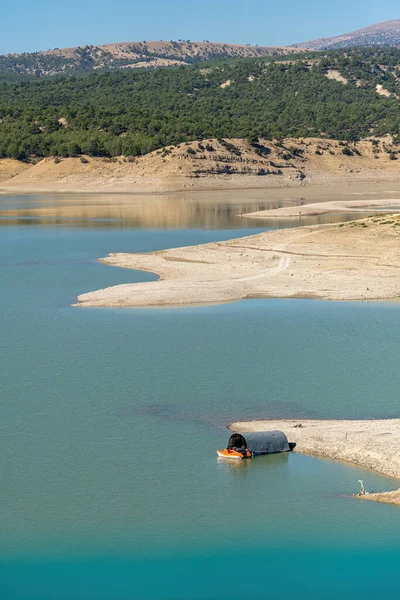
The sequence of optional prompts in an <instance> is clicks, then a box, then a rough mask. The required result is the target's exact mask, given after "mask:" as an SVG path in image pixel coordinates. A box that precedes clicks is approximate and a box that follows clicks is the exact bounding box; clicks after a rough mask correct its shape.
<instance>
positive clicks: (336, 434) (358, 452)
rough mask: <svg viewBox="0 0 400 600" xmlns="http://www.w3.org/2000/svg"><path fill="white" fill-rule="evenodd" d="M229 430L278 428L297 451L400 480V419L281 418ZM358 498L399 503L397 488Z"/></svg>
mask: <svg viewBox="0 0 400 600" xmlns="http://www.w3.org/2000/svg"><path fill="white" fill-rule="evenodd" d="M229 429H231V430H232V431H236V432H239V433H246V432H248V431H271V430H276V429H278V430H280V431H283V432H284V433H285V434H286V436H287V438H288V439H289V441H290V442H294V443H295V444H296V448H295V451H296V452H301V453H303V454H310V455H313V456H321V457H324V458H329V459H335V460H342V461H345V462H349V463H352V464H354V465H358V466H360V467H364V468H367V469H372V470H373V471H376V472H378V473H381V474H383V475H388V476H389V477H394V478H397V479H400V419H383V420H370V421H369V420H368V421H340V420H338V421H328V420H327V421H317V420H311V419H296V420H294V419H281V420H266V421H248V422H238V423H231V424H230V425H229ZM367 492H368V489H367ZM361 497H362V498H364V499H367V500H374V501H376V502H385V503H388V504H399V505H400V489H398V490H394V491H391V492H380V493H379V492H378V493H367V494H366V495H365V496H364V495H363V496H361Z"/></svg>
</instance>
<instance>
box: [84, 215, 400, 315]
mask: <svg viewBox="0 0 400 600" xmlns="http://www.w3.org/2000/svg"><path fill="white" fill-rule="evenodd" d="M101 261H102V262H104V263H106V264H109V265H114V266H117V267H124V268H129V269H138V270H143V271H149V272H153V273H156V274H157V275H159V279H158V280H157V281H151V282H146V283H132V284H124V285H118V286H114V287H110V288H106V289H102V290H98V291H94V292H89V293H86V294H82V295H80V296H79V297H78V305H80V306H102V307H107V306H108V307H160V306H190V305H201V304H222V303H226V302H234V301H238V300H243V299H248V298H315V299H324V300H379V299H393V298H400V215H398V214H393V215H380V216H374V217H368V218H366V219H361V220H359V221H351V222H347V223H334V224H328V225H315V226H312V227H308V226H306V227H298V228H293V229H280V230H275V231H266V232H264V233H260V234H258V235H253V236H250V237H245V238H238V239H233V240H228V241H225V242H213V243H209V244H203V245H200V246H190V247H185V248H174V249H170V250H163V251H158V252H149V253H145V254H143V253H140V254H110V255H109V256H108V257H107V258H104V259H101Z"/></svg>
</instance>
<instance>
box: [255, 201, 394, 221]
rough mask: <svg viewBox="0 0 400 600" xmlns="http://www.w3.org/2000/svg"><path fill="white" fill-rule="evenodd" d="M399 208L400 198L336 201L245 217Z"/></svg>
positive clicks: (360, 211) (308, 214)
mask: <svg viewBox="0 0 400 600" xmlns="http://www.w3.org/2000/svg"><path fill="white" fill-rule="evenodd" d="M399 207H400V198H398V199H393V198H390V199H376V200H371V199H369V200H336V201H330V202H314V203H312V204H305V205H302V206H285V207H282V208H275V209H271V210H261V211H258V212H254V213H248V214H246V215H244V216H245V217H251V218H252V219H270V218H274V219H276V218H280V217H282V218H283V217H287V218H290V217H292V218H296V219H297V218H299V217H312V216H317V215H326V214H329V213H331V214H334V213H341V214H342V213H347V212H348V213H351V214H352V215H353V214H356V213H359V214H361V215H362V214H363V213H364V215H365V213H367V212H370V213H371V212H378V211H383V212H386V211H387V210H393V212H396V211H398V209H399Z"/></svg>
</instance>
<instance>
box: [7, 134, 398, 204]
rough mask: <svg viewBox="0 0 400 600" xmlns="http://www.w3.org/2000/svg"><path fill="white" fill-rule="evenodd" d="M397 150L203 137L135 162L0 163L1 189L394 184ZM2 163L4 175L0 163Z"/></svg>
mask: <svg viewBox="0 0 400 600" xmlns="http://www.w3.org/2000/svg"><path fill="white" fill-rule="evenodd" d="M399 150H400V148H399V146H396V145H394V144H393V143H392V142H391V140H390V139H389V138H384V139H381V140H367V141H363V142H352V143H347V142H338V141H336V140H319V139H310V138H304V139H303V138H302V139H298V140H296V139H286V140H281V141H277V140H275V141H271V140H264V139H260V140H259V141H258V142H249V141H248V140H243V139H224V140H216V139H211V138H210V139H207V140H203V141H202V142H197V141H196V142H188V143H184V144H178V145H177V146H168V147H166V148H165V149H163V150H162V151H161V150H157V151H155V152H151V153H149V154H147V155H146V156H140V157H137V158H132V157H122V156H121V157H118V158H92V157H89V156H85V157H81V158H45V159H43V160H41V161H39V162H37V163H36V164H28V163H21V162H20V161H12V160H10V159H3V160H2V161H1V160H0V182H1V183H0V189H1V190H3V191H31V190H36V191H65V192H68V191H87V192H89V191H93V192H94V191H97V192H107V191H108V192H111V191H113V192H115V191H120V192H148V191H152V192H154V191H168V190H182V189H184V188H187V189H218V188H238V189H239V188H245V189H248V188H267V187H268V188H280V187H287V186H299V185H304V184H332V183H340V182H351V183H354V182H356V181H359V182H362V181H374V182H378V181H385V182H387V181H389V180H391V181H399V180H400V169H399V166H398V165H399V163H398V162H397V154H398V152H399ZM3 163H4V169H2V164H3Z"/></svg>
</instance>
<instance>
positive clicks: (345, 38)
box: [295, 19, 400, 50]
mask: <svg viewBox="0 0 400 600" xmlns="http://www.w3.org/2000/svg"><path fill="white" fill-rule="evenodd" d="M356 46H394V47H397V48H400V19H397V20H394V21H385V22H384V23H377V24H375V25H371V26H370V27H364V28H363V29H358V30H357V31H352V32H351V33H345V34H343V35H337V36H335V37H329V38H321V39H318V40H312V41H310V42H302V43H301V44H295V47H296V48H308V49H313V50H337V49H339V48H354V47H356Z"/></svg>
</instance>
